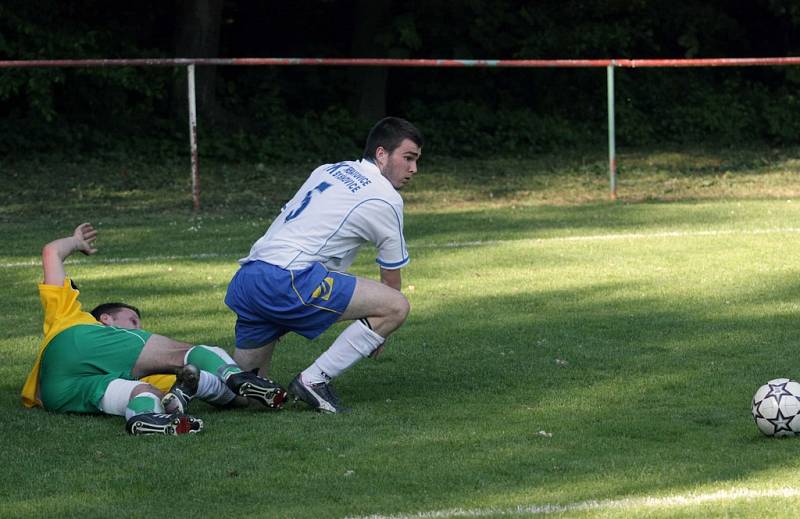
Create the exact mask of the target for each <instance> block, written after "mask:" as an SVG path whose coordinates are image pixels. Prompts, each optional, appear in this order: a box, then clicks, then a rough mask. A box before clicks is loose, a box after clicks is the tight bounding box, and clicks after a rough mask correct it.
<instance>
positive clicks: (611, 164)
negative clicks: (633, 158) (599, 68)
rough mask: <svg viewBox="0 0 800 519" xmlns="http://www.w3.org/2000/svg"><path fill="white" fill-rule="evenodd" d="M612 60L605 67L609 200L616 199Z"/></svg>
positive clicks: (613, 63) (613, 64)
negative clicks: (606, 82)
mask: <svg viewBox="0 0 800 519" xmlns="http://www.w3.org/2000/svg"><path fill="white" fill-rule="evenodd" d="M614 66H615V62H614V60H611V64H610V65H608V67H606V77H607V81H608V174H609V177H610V181H611V199H612V200H616V199H617V150H616V146H617V145H616V137H615V134H616V128H615V127H614Z"/></svg>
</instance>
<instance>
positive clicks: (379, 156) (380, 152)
mask: <svg viewBox="0 0 800 519" xmlns="http://www.w3.org/2000/svg"><path fill="white" fill-rule="evenodd" d="M388 157H389V154H388V153H387V152H386V148H384V147H383V146H378V147H377V148H376V149H375V164H376V165H377V166H378V168H380V169H381V170H382V169H383V166H385V165H386V162H387V160H388Z"/></svg>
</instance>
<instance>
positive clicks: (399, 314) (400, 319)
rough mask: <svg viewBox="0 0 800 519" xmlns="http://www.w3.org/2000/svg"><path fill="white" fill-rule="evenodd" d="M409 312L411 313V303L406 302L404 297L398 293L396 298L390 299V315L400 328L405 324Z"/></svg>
mask: <svg viewBox="0 0 800 519" xmlns="http://www.w3.org/2000/svg"><path fill="white" fill-rule="evenodd" d="M409 312H411V303H409V302H408V299H406V296H404V295H403V294H401V293H399V292H398V293H397V296H396V297H394V298H392V302H391V310H390V315H391V316H392V318H393V319H394V320H395V321H397V325H398V326H400V325H401V324H403V323H404V322H405V320H406V318H407V317H408V314H409Z"/></svg>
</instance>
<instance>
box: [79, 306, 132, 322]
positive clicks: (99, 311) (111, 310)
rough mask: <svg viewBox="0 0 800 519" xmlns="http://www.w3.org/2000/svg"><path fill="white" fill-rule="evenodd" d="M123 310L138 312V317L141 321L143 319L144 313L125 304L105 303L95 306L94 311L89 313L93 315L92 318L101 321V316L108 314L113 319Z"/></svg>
mask: <svg viewBox="0 0 800 519" xmlns="http://www.w3.org/2000/svg"><path fill="white" fill-rule="evenodd" d="M123 308H127V309H128V310H133V311H134V312H136V315H137V316H138V317H139V319H141V318H142V313H141V312H140V311H139V309H138V308H136V307H135V306H131V305H128V304H125V303H103V304H102V305H97V306H95V307H94V309H93V310H92V311H91V312H89V313H91V314H92V317H94V318H95V319H97V320H98V321H99V320H100V316H101V315H103V314H108V315H110V316H112V317H113V316H115V315H117V312H119V311H120V310H122V309H123Z"/></svg>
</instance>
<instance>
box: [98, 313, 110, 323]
mask: <svg viewBox="0 0 800 519" xmlns="http://www.w3.org/2000/svg"><path fill="white" fill-rule="evenodd" d="M98 320H99V321H100V322H101V323H103V324H104V325H106V326H111V325H112V324H114V317H113V316H112V315H111V314H100V319H98Z"/></svg>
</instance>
